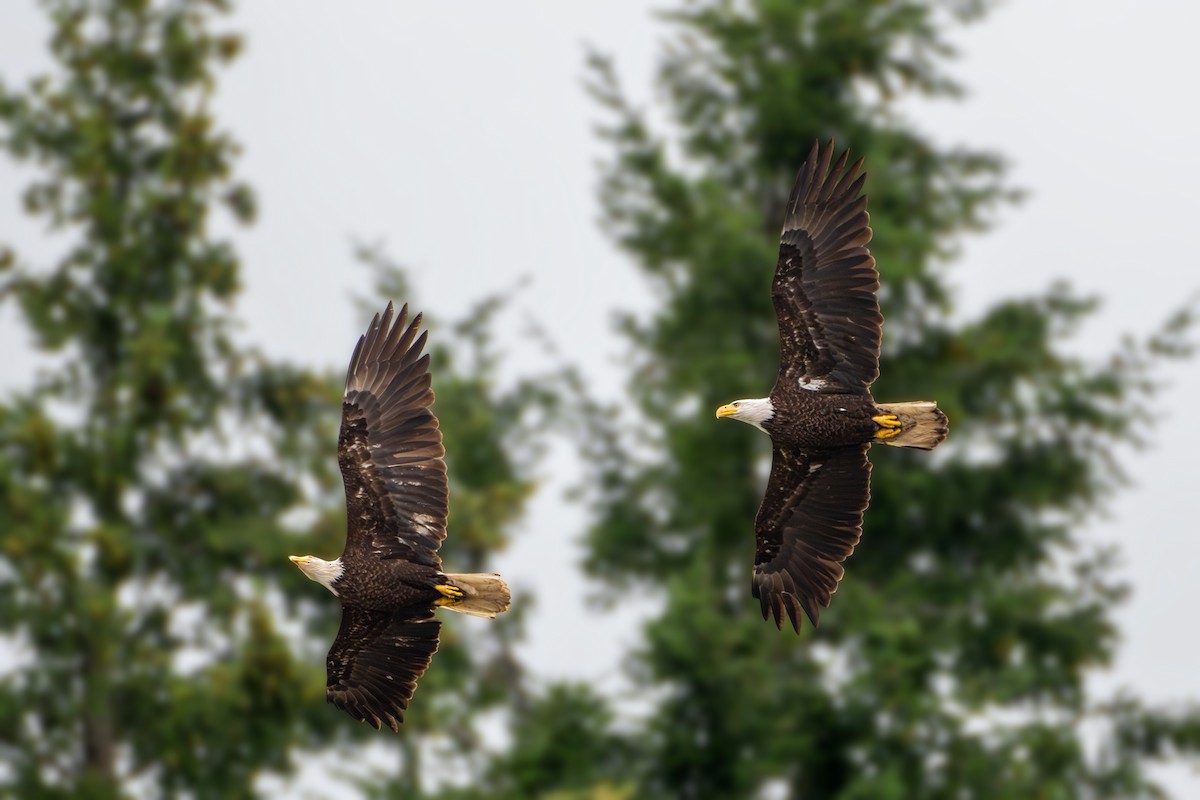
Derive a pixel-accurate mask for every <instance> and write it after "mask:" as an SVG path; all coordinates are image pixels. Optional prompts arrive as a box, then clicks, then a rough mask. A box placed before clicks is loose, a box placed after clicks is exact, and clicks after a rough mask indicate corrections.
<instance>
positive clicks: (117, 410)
mask: <svg viewBox="0 0 1200 800" xmlns="http://www.w3.org/2000/svg"><path fill="white" fill-rule="evenodd" d="M45 5H46V7H47V12H48V13H49V15H50V16H51V17H52V19H53V21H54V31H53V39H52V42H51V48H52V52H53V55H54V58H55V59H56V60H57V62H58V63H59V64H60V65H61V67H62V71H61V73H59V74H57V75H54V76H48V77H43V78H39V79H37V80H35V81H34V82H33V83H32V84H31V85H30V87H29V88H28V89H27V90H26V91H23V92H22V91H18V90H15V89H13V88H10V87H8V86H3V87H0V121H2V123H3V130H4V134H5V135H4V138H3V146H4V148H5V149H6V150H7V151H8V152H9V153H10V154H12V155H13V156H15V157H16V158H18V159H21V160H27V161H32V162H35V163H36V164H37V165H38V167H39V170H40V172H41V177H40V178H39V179H38V180H37V181H36V182H35V183H33V184H32V185H31V186H29V187H28V188H27V189H26V191H25V193H24V201H25V207H26V209H27V210H28V211H29V212H30V213H32V214H35V215H37V216H40V217H42V218H43V219H45V220H46V221H47V228H48V231H49V232H52V233H54V234H56V235H60V236H69V237H70V239H71V241H70V244H69V245H67V247H66V248H65V254H64V255H63V256H62V258H61V259H59V260H58V262H57V263H55V264H52V265H49V266H45V267H32V266H27V265H25V264H24V263H23V262H21V261H20V260H19V259H18V258H17V257H16V256H15V254H11V253H10V254H8V255H7V257H6V261H5V273H4V275H3V284H2V286H0V292H2V296H3V299H4V300H5V301H8V302H10V303H15V304H16V305H17V306H18V307H19V309H20V311H21V312H22V315H23V317H24V320H25V322H26V323H27V324H28V326H29V329H30V331H31V332H32V334H33V337H34V341H35V343H36V345H37V346H38V347H39V348H40V349H41V350H43V351H44V352H45V353H46V354H47V356H48V358H47V361H46V364H47V367H46V368H45V369H43V370H42V371H41V372H40V373H39V375H38V376H37V378H36V379H35V380H33V381H32V386H31V388H29V389H28V390H27V391H22V392H19V393H17V394H15V395H13V396H10V397H9V398H8V399H7V400H6V401H5V403H4V405H3V407H2V410H0V439H3V441H4V442H5V450H4V455H3V468H2V469H0V494H2V495H3V502H0V528H2V529H3V531H4V543H3V565H4V569H3V571H2V572H0V606H2V607H3V612H2V613H0V619H2V620H3V622H2V623H0V624H2V625H3V626H4V630H5V633H6V634H7V635H9V636H10V637H11V638H12V639H14V640H15V641H16V642H17V643H18V644H19V645H20V647H21V648H22V649H23V650H25V651H26V652H27V654H28V655H29V656H30V657H31V658H30V659H29V661H28V663H27V664H24V665H22V666H21V667H20V668H18V669H17V670H16V671H15V673H13V674H10V675H7V676H6V677H5V679H4V681H3V683H2V684H0V698H2V699H0V706H2V707H3V708H4V713H3V714H0V719H3V720H4V723H3V728H4V729H3V730H2V731H0V741H2V742H3V743H4V744H3V749H2V750H0V753H2V758H3V759H4V762H5V765H6V770H5V774H4V778H3V780H5V781H6V782H8V783H10V785H11V787H12V788H13V789H14V790H15V792H16V794H17V795H19V796H21V797H30V798H34V797H96V798H101V797H116V796H122V795H123V794H125V793H126V792H128V791H129V790H130V788H131V787H133V786H136V785H143V786H155V785H156V786H158V787H159V788H160V789H161V790H162V791H164V792H176V791H180V790H182V789H184V788H185V787H186V788H188V789H190V790H191V791H192V792H194V793H195V796H197V797H239V796H247V795H249V794H250V793H251V785H252V781H253V777H254V774H255V773H256V771H258V770H261V769H270V768H278V767H282V766H284V765H285V764H286V757H287V751H288V746H289V744H290V742H291V739H292V736H293V731H294V728H295V725H294V723H295V722H298V718H299V717H300V716H301V715H302V714H303V713H304V710H305V709H306V708H307V707H315V706H316V704H317V703H318V702H319V701H320V695H319V693H318V692H317V689H318V688H319V686H320V684H319V683H317V682H316V681H314V680H312V678H313V674H312V670H308V669H306V668H305V667H303V666H302V665H301V664H299V663H297V662H296V661H295V660H294V659H293V657H292V655H291V653H290V650H289V648H288V646H287V644H286V643H285V641H284V640H283V639H282V638H281V637H280V635H279V634H278V632H277V630H276V628H275V624H274V622H273V620H272V615H271V614H270V613H269V610H268V607H267V604H266V602H265V599H264V594H263V592H262V591H261V590H258V589H256V587H255V585H254V580H255V576H256V575H258V574H259V572H260V571H261V570H262V568H263V567H264V565H267V564H273V563H278V562H277V561H276V559H278V558H283V557H284V556H285V554H286V553H285V551H286V547H285V542H286V541H287V537H286V536H285V535H284V530H283V528H282V527H281V525H280V523H279V522H278V520H279V518H280V516H281V514H282V512H284V511H285V510H287V509H289V508H291V507H293V506H294V505H295V504H296V503H298V502H299V501H300V499H301V493H300V491H299V487H298V484H297V482H296V480H295V476H294V475H292V474H289V472H288V470H287V469H286V468H284V467H282V466H281V465H279V464H277V463H275V462H273V461H272V460H269V459H266V458H255V457H253V456H250V455H248V454H243V455H242V456H241V457H232V456H231V453H233V452H235V451H237V450H239V449H241V450H243V453H244V451H246V450H250V451H253V450H254V449H256V447H258V446H261V445H263V444H266V445H267V446H268V447H270V448H272V449H286V447H287V446H288V443H289V442H292V443H293V444H294V443H295V441H294V440H295V439H297V437H299V436H301V435H302V433H301V431H302V427H303V425H304V423H305V414H304V413H303V408H304V406H303V404H302V403H301V404H300V405H299V407H298V408H299V410H297V407H296V406H294V405H293V401H295V400H311V399H313V398H315V397H322V398H323V397H325V396H326V390H325V387H324V385H323V384H320V383H316V382H312V381H308V380H306V379H305V377H304V376H302V375H298V374H289V373H283V372H274V373H271V372H261V373H260V372H257V371H251V370H248V369H247V367H248V366H249V365H248V364H247V363H245V362H244V360H243V359H240V358H238V356H237V355H236V354H235V352H234V349H233V346H232V344H231V341H230V337H229V322H230V320H229V317H228V316H227V313H226V312H225V310H224V309H225V307H226V306H227V305H228V303H229V302H230V301H231V300H232V298H233V297H234V295H235V294H236V292H237V290H238V262H237V259H236V257H235V255H234V253H233V251H232V249H231V248H230V246H229V245H228V243H227V242H224V241H221V240H218V239H215V238H213V237H212V235H211V234H210V233H209V228H210V217H211V216H212V214H213V213H216V212H218V211H222V212H225V213H227V214H228V215H229V216H230V217H231V218H232V219H233V220H235V221H236V222H240V223H245V222H248V221H250V220H251V219H252V217H253V215H254V196H253V194H252V193H251V191H250V190H249V189H248V188H247V187H246V186H245V185H243V184H240V183H238V182H236V181H235V180H234V179H233V178H232V177H231V174H230V171H231V163H232V160H233V158H234V156H235V153H236V148H235V145H234V143H233V142H232V141H231V140H230V139H229V137H228V136H226V135H225V134H224V133H222V132H221V131H220V130H218V129H217V127H216V126H215V124H214V121H213V120H212V118H211V117H210V116H209V114H208V112H207V106H208V100H209V97H210V94H211V92H212V89H213V82H214V71H215V69H217V68H218V67H219V66H220V65H222V64H224V63H227V62H228V61H230V60H231V59H232V58H233V57H234V56H236V54H237V52H238V50H239V47H240V42H239V39H238V38H237V37H236V36H233V35H227V34H216V33H213V32H211V30H210V29H209V24H208V19H209V16H210V14H211V13H212V10H213V8H215V7H219V6H220V5H221V4H220V3H211V2H176V3H171V4H154V3H148V2H98V1H97V2H90V1H88V0H52V1H51V2H47V3H46V4H45ZM233 414H245V415H247V417H250V418H256V419H260V420H262V421H263V422H265V423H266V424H265V425H264V426H263V427H262V428H261V430H260V433H259V435H258V436H257V437H256V438H257V439H258V440H259V441H254V442H250V443H246V446H245V447H244V448H239V447H237V446H236V445H237V444H238V441H237V440H238V439H240V438H242V436H243V435H246V434H244V429H243V430H242V434H240V435H234V434H235V433H236V432H237V429H236V428H235V427H234V425H235V421H234V418H233V416H232V415H233ZM297 423H299V424H300V425H301V428H300V429H297V428H296V424H297ZM298 700H299V701H300V702H297V701H298Z"/></svg>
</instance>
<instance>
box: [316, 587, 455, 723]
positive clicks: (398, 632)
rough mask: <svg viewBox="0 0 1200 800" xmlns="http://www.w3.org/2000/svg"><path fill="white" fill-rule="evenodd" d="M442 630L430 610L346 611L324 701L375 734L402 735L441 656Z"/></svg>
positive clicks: (335, 643)
mask: <svg viewBox="0 0 1200 800" xmlns="http://www.w3.org/2000/svg"><path fill="white" fill-rule="evenodd" d="M441 627H442V624H441V623H440V622H438V621H437V620H436V619H434V617H433V609H432V608H429V607H413V608H408V609H401V610H400V611H397V612H384V611H371V610H366V609H361V608H355V607H352V606H342V625H341V628H339V629H338V635H337V638H336V639H334V640H333V647H331V648H329V656H328V657H327V658H326V661H325V668H326V672H327V675H328V679H327V683H326V686H325V698H326V699H327V700H328V701H329V702H331V703H333V704H334V705H335V706H337V707H338V708H340V709H341V710H342V711H345V712H346V713H347V714H349V715H350V716H352V717H354V718H355V719H360V720H362V721H363V722H366V723H367V724H368V725H373V726H374V727H375V729H376V730H379V729H380V728H381V727H382V726H383V725H387V726H388V727H389V728H391V729H392V730H394V731H395V730H399V727H400V723H401V722H403V721H404V712H405V710H407V709H408V701H409V700H411V699H412V696H413V692H414V691H416V688H417V679H418V678H420V677H421V676H422V675H423V674H424V673H425V669H426V668H427V667H428V666H429V660H430V659H431V658H433V654H434V653H436V652H437V649H438V632H439V631H440V630H441Z"/></svg>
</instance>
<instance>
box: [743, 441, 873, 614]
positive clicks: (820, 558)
mask: <svg viewBox="0 0 1200 800" xmlns="http://www.w3.org/2000/svg"><path fill="white" fill-rule="evenodd" d="M869 446H870V445H866V444H864V445H855V446H852V447H839V448H836V449H833V450H817V451H807V452H806V451H803V450H792V449H783V448H779V447H776V448H775V451H774V453H773V455H772V460H771V477H770V478H769V479H768V480H767V492H766V496H765V497H763V502H762V505H761V506H759V508H758V518H757V519H756V520H755V522H754V530H755V533H756V538H757V542H758V547H757V550H756V552H755V557H754V588H753V590H754V596H755V597H757V598H758V600H759V602H760V603H761V604H762V613H763V619H769V618H770V617H771V616H774V617H775V624H776V625H777V626H778V627H780V628H782V627H783V617H784V615H785V614H786V615H787V617H788V619H790V620H791V621H792V627H793V628H795V630H796V632H797V633H799V632H800V611H801V610H803V611H804V613H805V614H806V615H807V616H808V619H809V621H811V622H812V624H813V625H814V626H815V625H816V624H817V619H818V617H819V616H820V613H821V611H820V607H825V608H828V607H829V598H830V596H831V595H832V594H833V593H834V592H835V591H837V585H838V581H840V580H841V579H842V572H843V570H842V562H843V561H845V560H846V558H847V556H849V555H850V554H851V553H853V552H854V546H855V545H857V544H858V539H859V537H860V536H861V535H862V518H863V511H864V510H865V509H866V507H867V502H868V501H869V500H870V498H871V463H870V462H869V461H867V448H868V447H869Z"/></svg>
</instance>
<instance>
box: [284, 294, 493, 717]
mask: <svg viewBox="0 0 1200 800" xmlns="http://www.w3.org/2000/svg"><path fill="white" fill-rule="evenodd" d="M407 316H408V306H407V305H406V306H404V307H403V308H402V309H400V314H399V316H398V317H397V318H396V321H395V324H392V305H391V303H389V304H388V307H387V310H386V311H384V312H383V316H382V318H381V317H380V316H379V315H378V314H376V315H375V318H374V319H373V320H371V326H370V328H368V329H367V332H366V334H365V335H364V336H362V337H360V338H359V340H358V346H356V347H355V348H354V355H353V356H351V358H350V368H349V369H348V370H347V372H346V393H345V395H344V397H343V401H342V428H341V433H340V434H339V436H338V464H339V465H340V466H341V468H342V481H343V483H345V488H346V527H347V530H346V546H345V549H344V550H343V551H342V554H341V556H339V557H338V558H336V559H334V560H333V561H324V560H322V559H320V558H317V557H316V556H290V558H291V560H292V561H293V562H294V563H295V564H296V566H298V567H299V568H300V569H301V571H303V572H304V574H305V575H307V576H308V577H309V578H311V579H312V580H314V581H316V582H317V583H319V584H321V585H322V586H324V587H325V588H326V589H328V590H329V591H331V592H333V593H334V594H335V595H337V597H338V599H339V600H341V601H342V624H341V628H340V629H339V630H338V634H337V638H336V639H334V642H333V647H331V648H330V650H329V655H328V657H327V658H326V662H325V663H326V670H327V673H328V680H327V684H326V689H325V697H326V699H327V700H328V701H329V702H330V703H333V704H334V705H335V706H337V707H338V708H340V709H342V710H343V711H345V712H346V713H347V714H349V715H350V716H352V717H354V718H356V719H360V720H362V721H364V722H366V723H368V724H370V725H373V726H375V728H376V730H378V729H380V728H381V727H382V726H383V725H385V724H386V725H387V726H388V727H390V728H391V729H392V730H393V731H395V730H399V726H400V723H401V722H402V721H403V720H404V711H405V710H406V709H407V708H408V701H409V700H410V699H411V698H412V695H413V691H414V690H415V689H416V687H417V679H418V678H420V677H421V675H422V674H424V672H425V669H426V668H427V667H428V666H429V661H430V659H431V658H433V654H434V652H436V651H437V647H438V633H439V631H440V629H441V623H440V622H439V621H438V620H436V619H435V618H434V616H433V610H434V609H435V608H437V607H442V608H447V609H450V610H451V611H459V612H462V613H464V614H471V615H474V616H479V617H495V616H496V615H497V614H499V613H500V612H502V611H507V610H508V603H509V594H508V587H507V586H506V585H505V584H504V581H502V580H500V577H499V576H498V575H488V574H475V575H456V574H448V573H443V572H442V560H441V558H440V557H439V556H438V548H439V547H440V546H441V543H442V540H443V539H445V538H446V513H447V510H448V508H447V507H448V505H449V491H448V489H447V486H446V463H445V462H444V461H443V460H442V456H443V455H444V454H445V452H446V451H445V450H444V449H443V447H442V434H441V432H440V431H439V430H438V421H437V417H435V416H434V415H433V412H432V411H430V410H429V407H430V405H431V404H432V403H433V390H432V389H431V388H430V380H429V373H428V371H427V369H428V367H429V356H428V355H421V349H422V348H423V347H424V346H425V337H426V335H427V333H426V332H422V333H421V335H420V336H419V337H418V336H417V329H418V327H420V324H421V315H420V314H418V315H417V316H416V317H415V318H414V319H413V321H412V324H410V325H408V326H407V327H405V324H404V323H405V319H406V318H407Z"/></svg>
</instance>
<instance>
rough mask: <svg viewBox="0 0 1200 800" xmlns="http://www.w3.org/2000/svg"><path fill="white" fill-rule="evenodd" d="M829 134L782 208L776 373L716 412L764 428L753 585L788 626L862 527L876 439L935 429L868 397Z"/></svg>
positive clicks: (867, 268) (855, 243)
mask: <svg viewBox="0 0 1200 800" xmlns="http://www.w3.org/2000/svg"><path fill="white" fill-rule="evenodd" d="M832 155H833V142H830V143H829V144H828V146H827V147H826V148H824V150H823V151H822V149H821V148H820V147H819V145H817V144H814V145H813V149H812V152H811V153H810V154H809V156H808V160H807V161H805V163H804V165H803V166H802V167H801V168H800V172H799V174H798V175H797V176H796V183H795V186H794V187H793V189H792V193H791V196H790V198H789V199H788V203H787V208H786V211H785V214H784V222H783V234H782V236H781V238H780V243H779V259H778V262H777V263H776V266H775V280H774V283H773V284H772V286H771V299H772V301H773V303H774V305H775V315H776V317H777V318H778V321H779V345H780V354H779V355H780V366H779V376H778V378H777V379H776V381H775V386H774V388H772V389H771V394H770V395H769V396H767V397H763V398H758V399H749V400H736V401H734V402H732V403H729V404H727V405H723V406H721V407H720V408H718V409H717V417H718V418H722V417H730V418H733V419H738V420H741V421H743V422H746V423H749V424H751V425H753V426H755V427H756V428H758V429H759V430H762V431H764V432H766V433H767V434H768V435H769V436H770V437H771V445H772V457H771V474H770V477H769V478H768V479H767V490H766V494H765V495H764V497H763V500H762V504H761V505H760V506H759V509H758V516H757V518H756V519H755V523H754V529H755V535H756V539H757V548H756V552H755V557H754V577H753V593H754V596H755V597H756V598H758V600H759V603H760V604H761V605H762V614H763V618H764V619H769V618H771V617H774V619H775V624H776V625H777V626H778V627H780V628H782V627H783V619H784V617H785V616H786V617H787V619H789V620H790V621H791V623H792V627H793V628H794V629H795V630H796V632H797V633H799V631H800V619H801V616H800V614H801V612H802V611H803V613H804V615H806V616H807V617H808V619H809V621H810V622H812V624H813V625H814V626H815V625H816V624H817V620H818V618H819V617H820V610H821V608H822V607H824V608H828V607H829V600H830V597H831V596H832V595H833V593H834V592H835V591H837V585H838V581H840V580H841V578H842V574H843V571H844V570H843V568H842V562H843V561H845V560H846V558H847V557H848V556H849V555H850V554H851V553H852V552H854V548H855V546H856V545H857V544H858V540H859V537H861V535H862V520H863V512H864V511H865V510H866V508H867V503H868V501H869V500H870V497H871V490H870V482H871V464H870V462H869V461H868V460H867V450H868V449H869V448H870V447H871V445H872V444H873V443H875V442H882V443H884V444H890V445H896V446H898V447H916V448H920V449H923V450H931V449H933V448H934V447H935V446H937V444H938V443H939V442H941V441H942V440H943V439H945V438H946V433H947V422H946V415H945V414H943V413H942V412H941V411H940V410H938V407H937V403H935V402H931V401H918V402H909V403H889V404H885V405H880V404H877V403H876V402H875V400H874V398H872V397H871V391H870V387H871V384H872V382H874V380H875V379H876V378H877V377H878V376H879V342H880V337H881V335H882V330H883V316H882V315H881V314H880V313H879V300H878V298H877V296H876V292H877V291H878V289H879V273H878V272H876V271H875V259H874V258H873V257H872V256H871V253H870V251H868V250H867V243H868V242H869V241H870V240H871V228H870V226H869V224H868V223H869V218H868V216H867V198H866V196H865V195H863V194H862V187H863V183H864V182H865V180H866V175H865V173H863V172H862V171H861V170H862V159H859V160H858V161H857V162H855V163H854V164H853V165H852V166H851V167H850V168H849V169H846V161H847V158H848V156H849V152H848V151H843V152H842V154H841V156H839V157H838V159H837V161H836V163H834V164H833V166H832V168H830V162H831V160H832Z"/></svg>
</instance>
